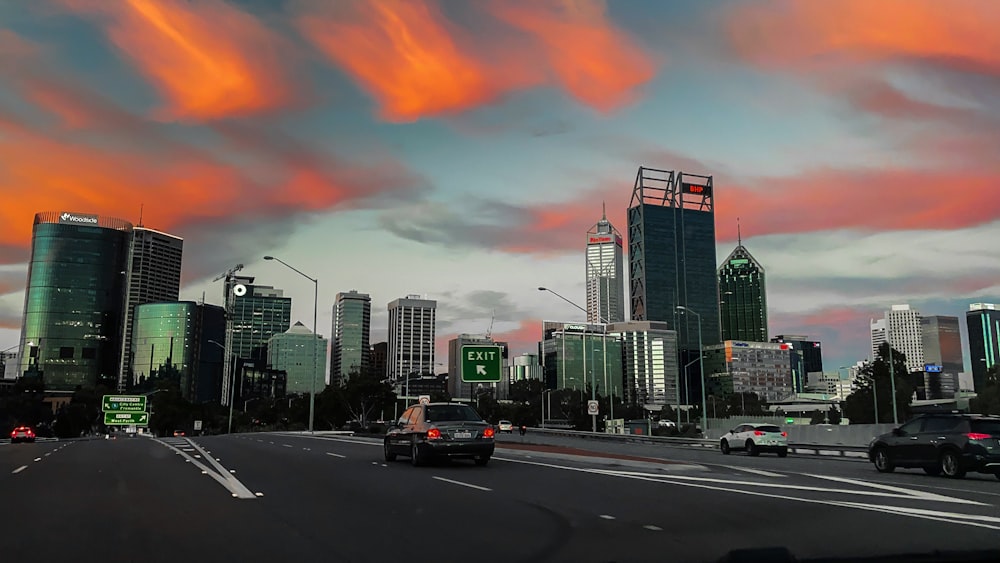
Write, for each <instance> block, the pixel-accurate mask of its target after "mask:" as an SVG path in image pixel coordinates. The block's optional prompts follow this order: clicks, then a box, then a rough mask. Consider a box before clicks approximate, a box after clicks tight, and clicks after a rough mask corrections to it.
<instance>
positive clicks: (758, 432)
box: [753, 430, 764, 436]
mask: <svg viewBox="0 0 1000 563" xmlns="http://www.w3.org/2000/svg"><path fill="white" fill-rule="evenodd" d="M753 435H754V436H763V435H764V433H763V432H761V431H760V430H754V431H753Z"/></svg>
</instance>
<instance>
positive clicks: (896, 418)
mask: <svg viewBox="0 0 1000 563" xmlns="http://www.w3.org/2000/svg"><path fill="white" fill-rule="evenodd" d="M885 340H886V342H887V343H888V345H889V383H890V384H891V385H892V423H893V424H894V425H896V426H899V411H898V410H897V409H896V370H895V369H894V367H893V365H892V340H891V339H890V338H889V324H888V323H886V327H885Z"/></svg>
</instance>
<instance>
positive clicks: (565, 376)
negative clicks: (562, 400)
mask: <svg viewBox="0 0 1000 563" xmlns="http://www.w3.org/2000/svg"><path fill="white" fill-rule="evenodd" d="M542 330H543V340H542V342H541V346H540V348H541V355H542V373H543V374H544V377H545V386H546V388H548V389H574V390H580V391H585V390H587V388H588V386H589V385H591V384H593V386H594V388H595V389H596V390H597V393H598V394H600V395H604V396H607V395H609V394H611V395H613V396H615V397H619V398H623V397H624V384H623V381H622V358H623V356H622V343H621V340H620V338H619V337H618V335H615V334H609V333H608V332H607V330H606V326H605V325H592V324H582V323H580V324H577V323H560V322H550V321H546V322H545V323H543V329H542ZM609 390H610V393H609Z"/></svg>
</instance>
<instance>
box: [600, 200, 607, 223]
mask: <svg viewBox="0 0 1000 563" xmlns="http://www.w3.org/2000/svg"><path fill="white" fill-rule="evenodd" d="M607 220H608V206H607V203H605V202H603V201H602V202H601V221H607Z"/></svg>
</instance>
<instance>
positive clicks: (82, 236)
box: [17, 212, 132, 391]
mask: <svg viewBox="0 0 1000 563" xmlns="http://www.w3.org/2000/svg"><path fill="white" fill-rule="evenodd" d="M131 233H132V224H131V223H129V222H128V221H124V220H121V219H115V218H111V217H103V216H99V215H86V214H81V213H70V212H63V213H59V212H45V213H38V214H36V215H35V219H34V225H33V227H32V237H31V259H30V262H29V263H28V280H27V288H26V290H25V295H24V316H23V321H22V323H23V324H22V326H21V342H20V347H19V349H20V350H21V355H20V357H19V359H18V361H17V363H18V368H17V371H18V376H40V377H42V380H43V381H44V383H45V387H46V389H48V390H55V391H73V390H74V389H75V388H76V387H77V386H82V387H93V386H95V385H96V384H97V383H102V384H106V385H112V386H114V385H115V384H117V381H118V376H119V373H120V372H121V366H120V360H121V343H122V336H123V330H122V328H123V327H122V320H123V318H124V308H125V282H126V273H127V262H128V255H129V242H130V240H131Z"/></svg>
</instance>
